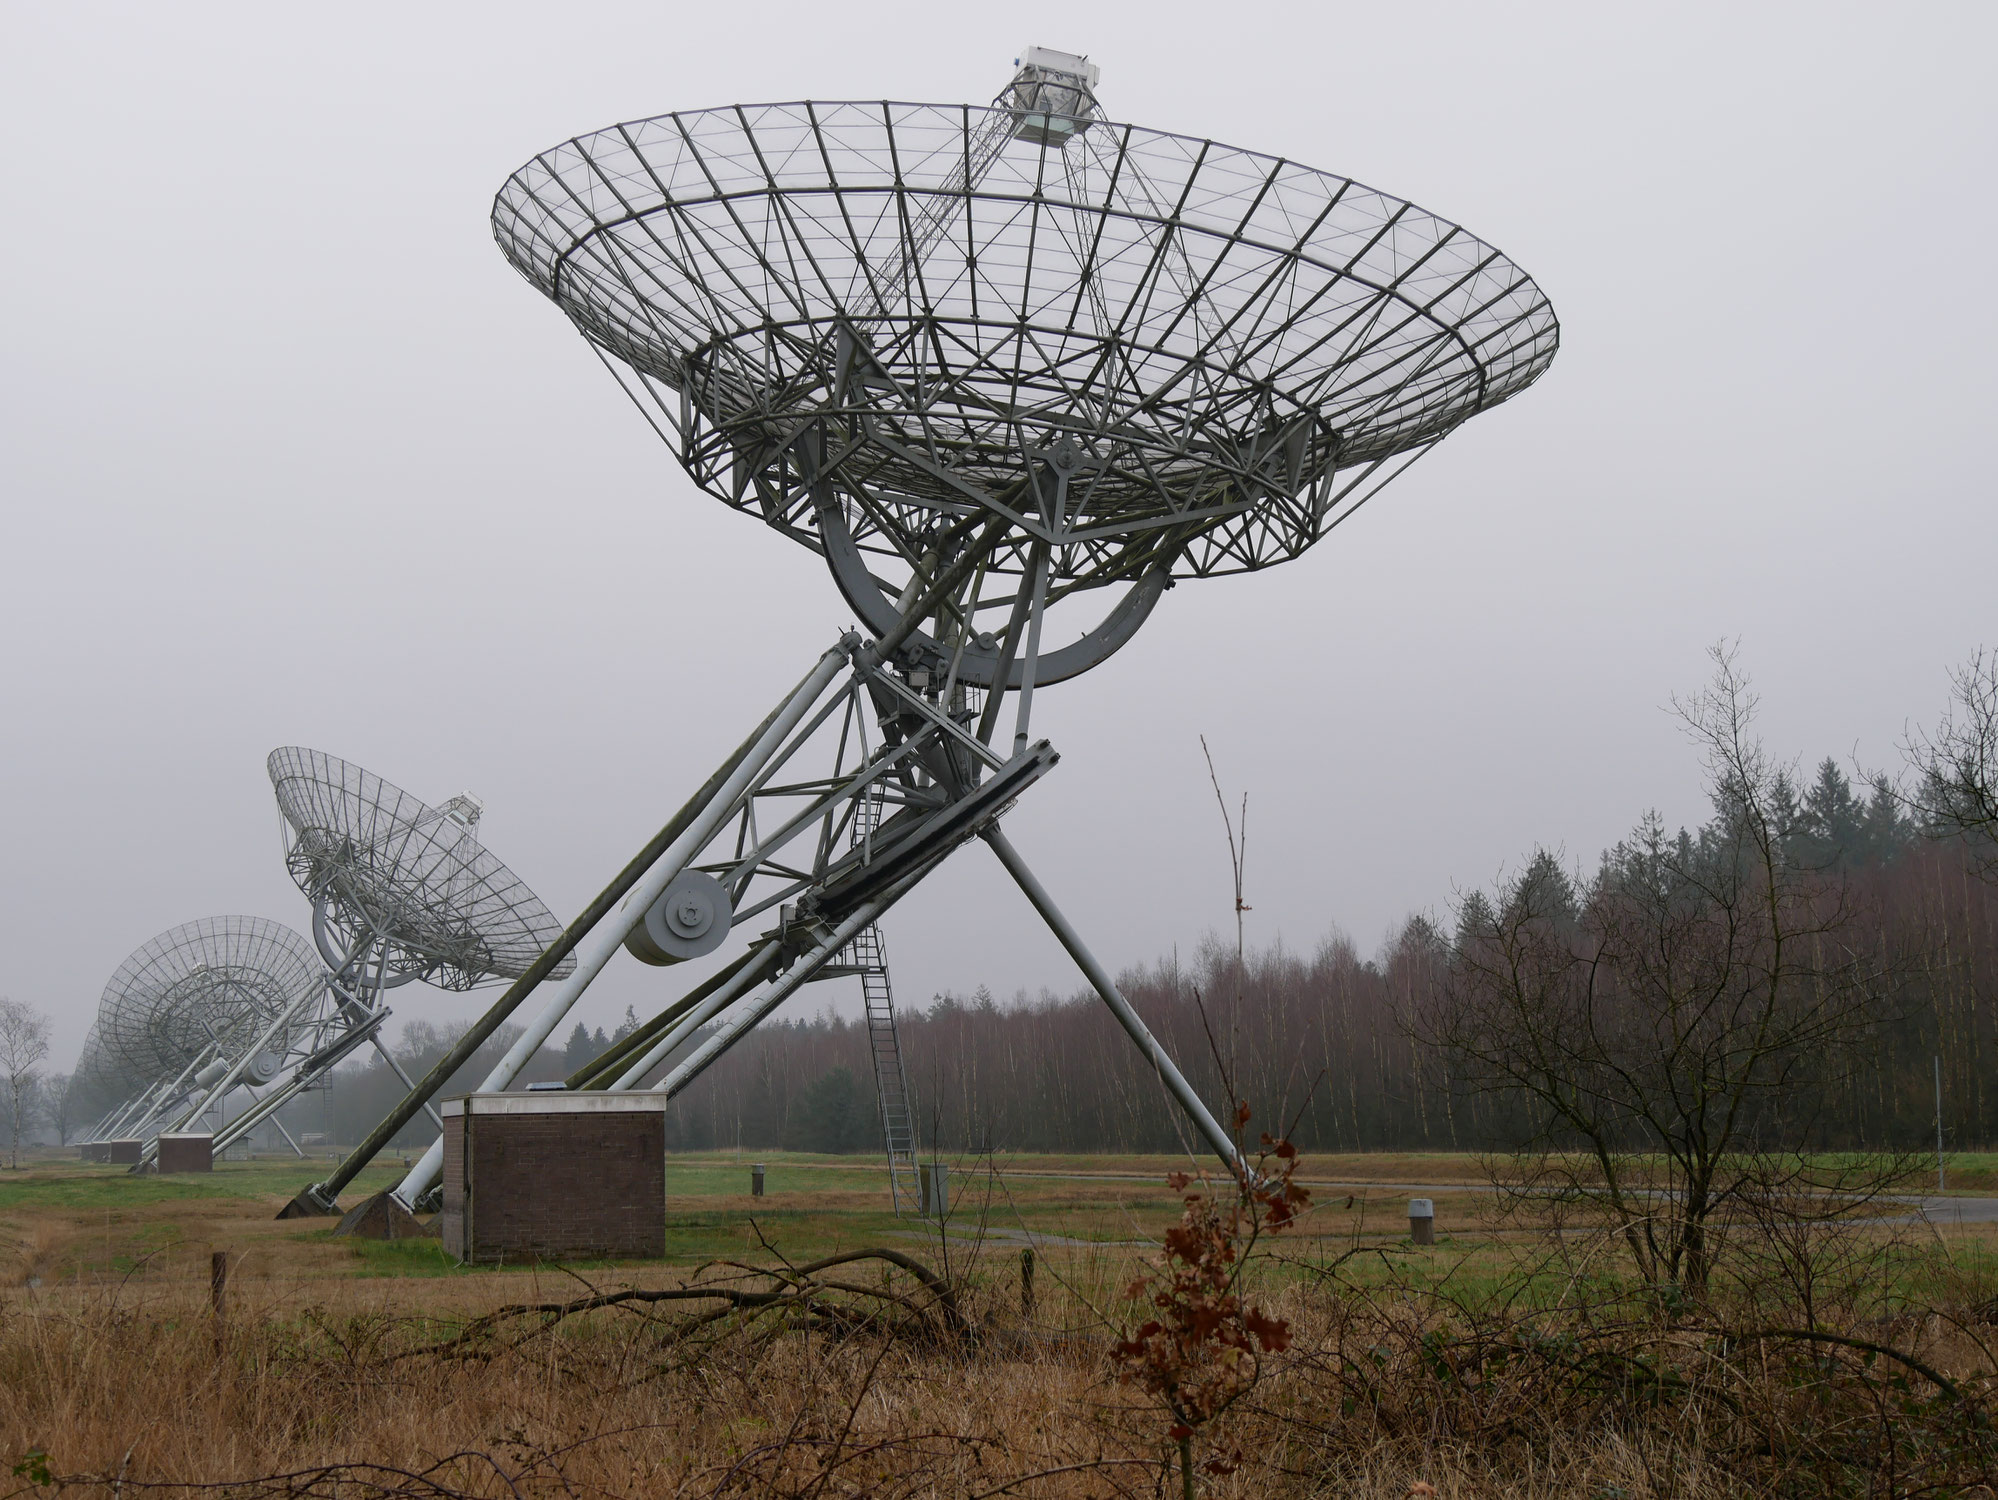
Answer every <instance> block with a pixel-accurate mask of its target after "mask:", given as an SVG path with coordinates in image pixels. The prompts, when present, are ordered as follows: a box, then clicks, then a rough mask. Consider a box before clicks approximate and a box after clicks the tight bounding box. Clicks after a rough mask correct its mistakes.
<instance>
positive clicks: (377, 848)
mask: <svg viewBox="0 0 1998 1500" xmlns="http://www.w3.org/2000/svg"><path fill="white" fill-rule="evenodd" d="M268 768H269V771H270V778H271V786H272V788H273V790H274V791H275V792H276V794H277V804H278V811H279V813H280V814H281V815H282V819H283V826H284V835H285V840H284V843H285V866H286V868H287V869H288V870H289V871H290V873H291V876H292V878H293V879H294V880H295V881H296V882H297V883H298V888H299V890H300V891H301V892H303V893H304V895H305V897H306V899H307V900H308V901H309V902H310V903H311V906H312V917H311V922H310V930H311V936H310V937H307V936H305V935H304V934H302V933H300V932H298V931H296V930H294V929H293V928H290V927H287V926H285V925H284V924H283V923H281V922H273V921H270V920H268V919H266V918H263V917H245V916H223V917H203V918H201V919H199V920H197V921H192V922H185V923H182V924H181V925H180V926H178V927H174V928H171V929H169V930H168V931H166V932H163V933H161V934H160V935H159V936H158V937H155V938H153V939H152V940H151V941H150V942H148V943H145V944H144V945H142V946H141V947H140V948H138V949H137V950H136V951H135V952H134V953H133V954H132V955H131V956H130V957H129V958H127V959H126V960H125V961H124V963H122V964H120V965H119V966H118V971H117V972H116V973H115V974H113V975H112V976H111V982H110V983H109V984H107V985H106V986H105V987H104V995H103V998H102V999H101V1000H100V1001H99V1002H98V1008H97V1017H96V1021H95V1023H94V1024H93V1025H92V1027H91V1030H90V1035H89V1037H88V1039H87V1040H86V1041H85V1043H84V1048H83V1054H82V1057H81V1058H80V1059H79V1061H78V1064H77V1069H76V1085H77V1086H78V1087H79V1088H80V1089H81V1090H82V1091H83V1093H82V1097H85V1098H87V1099H89V1100H90V1101H92V1105H93V1107H98V1108H101V1109H102V1113H101V1114H99V1115H98V1116H97V1118H96V1120H95V1122H94V1124H93V1125H92V1126H91V1128H90V1129H89V1130H88V1131H87V1132H86V1133H85V1134H86V1139H87V1140H88V1141H89V1142H91V1143H93V1144H95V1145H101V1144H102V1143H106V1142H110V1141H113V1140H116V1141H121V1142H135V1143H137V1155H138V1165H140V1166H141V1167H142V1168H143V1167H147V1166H151V1165H153V1164H154V1163H155V1162H156V1161H157V1158H158V1152H159V1138H160V1137H161V1136H163V1135H164V1136H174V1135H181V1134H194V1133H198V1134H201V1135H205V1136H208V1137H209V1138H210V1143H211V1150H212V1151H213V1152H214V1153H215V1154H216V1155H218V1156H219V1155H220V1154H221V1153H222V1152H224V1151H226V1150H227V1149H228V1148H229V1147H230V1146H231V1145H233V1144H235V1143H236V1142H238V1141H242V1140H244V1139H245V1138H246V1137H248V1136H249V1134H250V1132H251V1131H253V1130H255V1129H256V1128H257V1127H259V1126H261V1125H264V1124H266V1123H267V1122H268V1124H269V1125H270V1127H271V1128H272V1129H273V1130H274V1131H275V1132H276V1133H278V1134H279V1135H282V1136H283V1137H284V1138H285V1139H286V1140H288V1141H290V1143H291V1145H292V1147H293V1149H294V1150H300V1148H299V1146H298V1143H297V1141H296V1140H295V1139H294V1138H292V1137H291V1135H290V1133H289V1131H288V1130H287V1128H286V1126H285V1123H284V1121H282V1120H281V1119H279V1118H278V1114H279V1111H281V1110H282V1109H283V1108H284V1106H285V1105H287V1104H289V1103H291V1102H292V1101H293V1100H295V1099H297V1098H298V1096H299V1095H300V1094H302V1093H303V1092H304V1091H305V1090H307V1089H310V1088H312V1087H314V1086H315V1085H317V1084H320V1083H322V1082H323V1081H324V1080H325V1079H326V1076H327V1074H328V1073H330V1072H331V1071H332V1070H333V1069H334V1068H335V1067H337V1066H338V1065H339V1064H340V1063H342V1062H344V1061H346V1060H347V1059H348V1058H350V1057H352V1056H353V1055H354V1054H355V1053H357V1052H360V1051H361V1050H363V1049H365V1048H368V1047H373V1048H374V1049H375V1050H376V1051H378V1052H379V1053H380V1055H381V1056H382V1058H383V1059H384V1060H386V1061H387V1063H388V1065H389V1066H390V1067H391V1068H392V1069H394V1070H395V1071H396V1072H397V1073H398V1074H399V1075H400V1074H401V1072H402V1070H401V1067H400V1065H399V1064H398V1063H397V1062H396V1060H395V1058H394V1056H393V1055H392V1054H391V1053H390V1052H389V1050H388V1048H387V1046H386V1045H385V1043H384V1041H383V1038H382V1035H381V1033H382V1027H383V1025H384V1023H385V1022H386V1021H387V1020H388V1018H389V1014H390V1008H389V1004H388V1000H389V992H390V991H392V990H395V989H397V988H399V987H400V986H402V985H405V984H408V983H410V982H412V981H416V980H421V981H424V982H426V983H429V984H433V985H436V986H438V987H440V988H442V989H446V990H468V989H470V988H472V987H473V986H474V985H477V984H480V983H482V982H484V981H486V980H489V979H498V978H517V977H518V976H519V975H520V974H521V973H522V972H523V971H524V970H525V969H526V968H527V966H528V965H529V964H531V963H532V962H533V961H534V960H535V959H536V958H537V957H539V956H540V954H541V952H542V950H543V949H545V948H546V947H547V946H548V945H549V944H550V943H551V942H552V941H554V939H555V938H556V937H557V936H558V935H559V934H560V932H561V924H560V923H558V922H557V921H556V920H555V917H554V914H553V913H551V912H550V911H549V909H548V907H547V906H546V905H545V904H544V903H543V902H542V901H541V899H540V898H539V897H538V896H536V895H535V894H534V892H533V891H531V890H529V889H528V888H527V886H526V884H525V883H524V882H523V881H522V880H521V879H520V878H519V877H518V876H517V875H515V874H514V873H513V872H512V871H511V870H509V869H508V868H507V867H506V866H505V865H504V864H502V863H501V862H500V861H499V860H498V859H496V858H494V857H493V855H492V854H491V853H490V852H489V851H488V850H487V849H486V848H485V847H484V846H483V845H482V844H481V843H480V842H479V837H478V824H479V815H480V812H481V804H480V803H479V801H478V799H477V798H476V797H472V796H469V795H465V796H457V797H453V798H451V799H450V800H449V801H447V802H445V803H443V804H442V805H441V806H435V807H433V806H431V805H430V804H428V803H425V802H422V801H420V800H419V799H417V798H415V797H412V796H410V795H409V794H408V793H407V792H405V791H402V790H401V789H400V788H398V787H396V786H394V785H392V784H391V783H389V782H386V781H384V780H382V779H381V777H379V776H376V775H374V774H373V773H371V772H369V771H365V770H363V769H362V768H361V767H359V766H356V765H353V764H351V763H349V762H347V761H344V760H340V759H337V758H336V757H334V756H331V755H326V754H322V753H321V752H319V751H317V750H307V749H303V748H300V747H298V746H286V747H285V748H283V749H279V750H274V751H272V752H271V756H270V759H269V762H268ZM404 1081H405V1083H407V1081H408V1080H407V1078H406V1077H405V1078H404ZM88 1149H89V1148H88V1147H86V1150H88ZM100 1154H101V1153H100ZM301 1154H302V1151H301Z"/></svg>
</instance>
